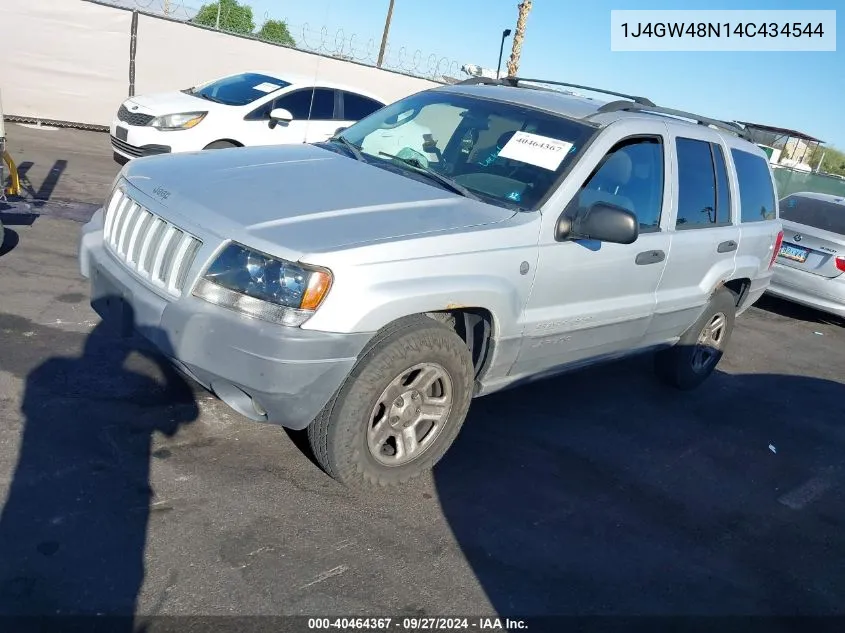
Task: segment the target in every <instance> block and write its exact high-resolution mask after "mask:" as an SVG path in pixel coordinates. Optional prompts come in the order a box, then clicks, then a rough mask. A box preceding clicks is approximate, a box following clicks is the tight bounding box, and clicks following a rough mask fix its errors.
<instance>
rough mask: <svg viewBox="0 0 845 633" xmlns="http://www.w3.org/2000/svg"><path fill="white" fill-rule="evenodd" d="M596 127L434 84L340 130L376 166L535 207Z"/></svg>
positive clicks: (494, 199) (491, 199) (497, 200)
mask: <svg viewBox="0 0 845 633" xmlns="http://www.w3.org/2000/svg"><path fill="white" fill-rule="evenodd" d="M595 131H596V128H594V127H591V126H589V125H585V124H583V123H579V122H577V121H573V120H570V119H566V118H564V117H561V116H556V115H554V114H551V113H546V112H543V111H541V110H535V109H533V108H529V107H525V106H520V105H517V104H513V103H506V102H500V101H492V100H489V99H482V98H478V97H469V96H466V95H460V94H454V93H450V92H446V91H436V90H435V91H430V92H421V93H419V94H416V95H413V96H411V97H408V98H406V99H402V100H401V101H397V102H396V103H393V104H391V105H389V106H387V107H386V108H383V109H381V110H379V111H377V112H375V113H374V114H372V115H370V116H369V117H367V118H365V119H362V120H361V121H359V122H358V123H356V124H354V125H352V126H351V127H349V128H348V129H346V130H345V131H344V132H343V133H342V136H343V138H344V139H345V140H346V141H348V142H349V143H352V144H354V145H355V146H356V147H357V148H359V149H360V151H361V153H362V154H363V155H364V156H365V158H366V160H367V162H369V163H372V164H374V165H380V166H396V167H397V168H399V169H402V170H403V172H404V173H407V174H408V175H410V176H411V177H420V174H419V172H420V171H421V170H429V171H432V172H435V173H436V174H437V175H439V176H444V177H446V178H448V179H449V180H451V181H452V182H453V183H455V184H457V185H458V186H459V187H460V188H463V189H464V190H466V191H468V192H469V193H471V194H474V195H475V196H477V197H480V198H482V199H484V200H485V201H487V202H493V203H496V204H500V205H502V206H510V207H519V208H523V209H535V208H536V207H537V206H539V203H540V202H541V201H542V200H543V198H544V197H545V195H546V194H547V193H548V192H549V191H550V189H551V188H552V186H553V185H554V183H555V182H556V181H557V179H558V177H559V176H560V175H561V174H562V172H563V171H564V170H565V169H566V168H567V167H568V166H569V164H571V163H572V161H573V160H574V157H575V155H576V154H577V153H578V152H579V151H580V150H581V149H582V148H583V147H584V145H585V144H586V142H587V140H588V139H589V138H590V137H591V136H592V135H593V134H594V132H595ZM440 180H441V181H442V180H443V179H440ZM424 181H425V182H428V183H430V184H432V186H443V185H442V183H438V180H437V179H436V178H429V179H425V180H424Z"/></svg>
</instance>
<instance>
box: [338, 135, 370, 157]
mask: <svg viewBox="0 0 845 633" xmlns="http://www.w3.org/2000/svg"><path fill="white" fill-rule="evenodd" d="M329 141H331V142H333V143H340V144H341V145H343V146H344V147H345V148H346V149H348V150H349V151H350V152H351V153H352V155H353V156H354V157H355V160H360V161H361V162H362V163H366V162H367V161H366V160H364V154H362V153H361V148H360V147H358V146H357V145H355V143H353V142H352V141H350V140H348V139H346V138H344V137H342V136H332V137H331V138H330V139H329Z"/></svg>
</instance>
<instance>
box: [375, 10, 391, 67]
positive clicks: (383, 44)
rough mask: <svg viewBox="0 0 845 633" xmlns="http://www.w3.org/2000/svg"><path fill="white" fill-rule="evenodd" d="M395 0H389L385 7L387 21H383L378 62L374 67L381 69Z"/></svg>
mask: <svg viewBox="0 0 845 633" xmlns="http://www.w3.org/2000/svg"><path fill="white" fill-rule="evenodd" d="M394 1H395V0H390V5H389V6H388V7H387V19H386V20H385V21H384V33H383V34H382V36H381V48H380V49H379V52H378V61H377V62H376V66H378V67H379V68H381V65H382V63H383V62H384V51H385V49H386V48H387V34H388V32H389V31H390V22H391V20H393V3H394Z"/></svg>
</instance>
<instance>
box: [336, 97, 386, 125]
mask: <svg viewBox="0 0 845 633" xmlns="http://www.w3.org/2000/svg"><path fill="white" fill-rule="evenodd" d="M382 107H383V104H381V103H379V102H378V101H375V100H373V99H370V98H368V97H364V96H363V95H359V94H355V93H354V92H344V93H343V118H344V120H345V121H359V120H360V119H363V118H364V117H367V116H370V115H371V114H372V113H373V112H375V111H376V110H381V108H382Z"/></svg>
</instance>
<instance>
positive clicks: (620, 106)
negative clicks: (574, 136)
mask: <svg viewBox="0 0 845 633" xmlns="http://www.w3.org/2000/svg"><path fill="white" fill-rule="evenodd" d="M619 111H623V112H653V113H655V114H666V115H668V116H674V117H679V118H682V119H691V120H693V121H695V122H696V123H698V124H699V125H706V126H711V125H712V126H713V127H717V128H720V129H722V130H726V131H728V132H733V133H734V134H736V135H737V136H739V137H740V138H743V139H746V140H749V139H750V136H749V135H748V132H746V131H745V128H743V127H742V126H740V125H738V124H736V123H729V122H728V121H720V120H719V119H711V118H709V117H706V116H701V115H700V114H693V113H692V112H685V111H683V110H675V109H673V108H661V107H660V106H656V105H653V104H652V105H647V104H641V103H631V102H629V101H611V102H610V103H606V104H604V105H603V106H601V107H600V108H599V109H598V110H596V112H595V113H593V114H591V115H589V116H587V117H585V118H590V117H592V116H595V115H597V114H604V113H606V112H619Z"/></svg>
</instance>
